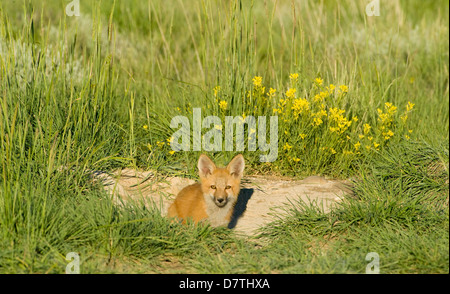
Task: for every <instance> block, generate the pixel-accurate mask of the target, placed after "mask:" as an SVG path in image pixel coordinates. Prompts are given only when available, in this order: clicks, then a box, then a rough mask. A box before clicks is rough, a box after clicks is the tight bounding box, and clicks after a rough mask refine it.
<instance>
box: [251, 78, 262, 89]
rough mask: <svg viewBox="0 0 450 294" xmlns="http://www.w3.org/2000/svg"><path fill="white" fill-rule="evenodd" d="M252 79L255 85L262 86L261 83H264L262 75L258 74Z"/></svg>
mask: <svg viewBox="0 0 450 294" xmlns="http://www.w3.org/2000/svg"><path fill="white" fill-rule="evenodd" d="M252 81H253V85H254V86H255V87H261V85H262V77H258V76H256V77H254V78H253V80H252Z"/></svg>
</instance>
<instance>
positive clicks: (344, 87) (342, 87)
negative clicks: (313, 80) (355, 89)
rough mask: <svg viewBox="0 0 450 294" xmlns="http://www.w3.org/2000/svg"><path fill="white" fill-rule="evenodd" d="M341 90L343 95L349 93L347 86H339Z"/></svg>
mask: <svg viewBox="0 0 450 294" xmlns="http://www.w3.org/2000/svg"><path fill="white" fill-rule="evenodd" d="M339 90H340V92H341V93H347V92H348V87H347V86H346V85H340V86H339Z"/></svg>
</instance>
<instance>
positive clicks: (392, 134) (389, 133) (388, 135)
mask: <svg viewBox="0 0 450 294" xmlns="http://www.w3.org/2000/svg"><path fill="white" fill-rule="evenodd" d="M383 136H384V139H385V140H389V139H390V138H391V137H392V136H394V132H393V131H391V130H388V131H387V132H383Z"/></svg>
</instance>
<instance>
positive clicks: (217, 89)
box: [213, 86, 220, 97]
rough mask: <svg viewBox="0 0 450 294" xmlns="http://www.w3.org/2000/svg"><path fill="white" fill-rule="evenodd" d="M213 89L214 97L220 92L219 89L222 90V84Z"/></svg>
mask: <svg viewBox="0 0 450 294" xmlns="http://www.w3.org/2000/svg"><path fill="white" fill-rule="evenodd" d="M213 91H214V97H217V94H218V93H219V91H220V86H215V87H214V89H213Z"/></svg>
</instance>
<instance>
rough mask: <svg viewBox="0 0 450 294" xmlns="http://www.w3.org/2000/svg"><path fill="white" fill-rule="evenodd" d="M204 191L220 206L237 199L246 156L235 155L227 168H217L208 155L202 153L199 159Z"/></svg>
mask: <svg viewBox="0 0 450 294" xmlns="http://www.w3.org/2000/svg"><path fill="white" fill-rule="evenodd" d="M198 168H199V173H200V179H201V183H202V191H203V194H204V195H205V196H206V197H209V198H210V199H211V201H213V202H214V204H215V205H217V206H218V207H224V206H225V205H226V204H227V203H228V202H230V201H232V202H234V201H236V199H237V196H238V194H239V190H240V188H239V185H240V181H241V178H242V174H243V171H244V157H243V156H242V155H240V154H239V155H237V156H235V157H234V158H233V159H232V160H231V162H230V163H229V164H228V166H227V167H226V168H217V167H216V166H215V164H214V162H212V161H211V159H209V157H208V156H206V155H201V156H200V158H199V161H198Z"/></svg>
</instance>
